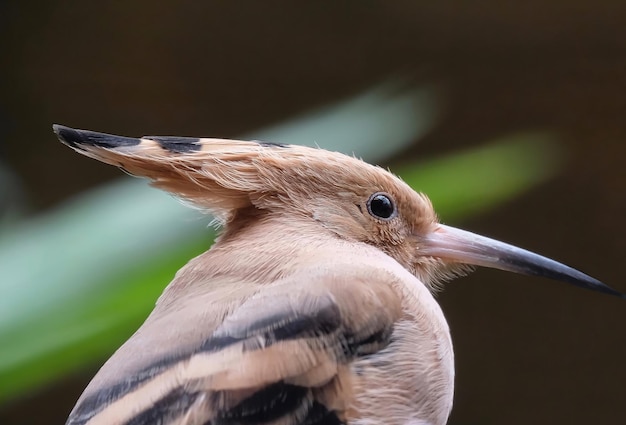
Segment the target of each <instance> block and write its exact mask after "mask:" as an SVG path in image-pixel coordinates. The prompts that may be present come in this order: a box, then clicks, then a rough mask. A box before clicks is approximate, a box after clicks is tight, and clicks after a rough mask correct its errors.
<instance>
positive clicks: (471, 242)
mask: <svg viewBox="0 0 626 425" xmlns="http://www.w3.org/2000/svg"><path fill="white" fill-rule="evenodd" d="M420 254H421V255H427V256H432V257H437V258H441V259H442V260H444V261H450V262H455V263H463V264H472V265H476V266H483V267H491V268H494V269H500V270H506V271H510V272H514V273H521V274H525V275H530V276H543V277H547V278H550V279H555V280H560V281H563V282H569V283H571V284H573V285H576V286H580V287H582V288H587V289H592V290H594V291H599V292H604V293H607V294H611V295H616V296H618V297H621V298H626V296H625V295H624V294H621V293H620V292H618V291H616V290H614V289H613V288H611V287H609V286H607V285H605V284H604V283H602V282H600V281H599V280H597V279H594V278H592V277H590V276H587V275H586V274H584V273H582V272H579V271H578V270H575V269H573V268H571V267H568V266H566V265H564V264H561V263H558V262H556V261H554V260H550V259H549V258H546V257H542V256H541V255H537V254H535V253H532V252H530V251H526V250H525V249H521V248H517V247H515V246H512V245H509V244H506V243H504V242H499V241H496V240H493V239H489V238H486V237H484V236H480V235H476V234H474V233H470V232H466V231H464V230H460V229H456V228H454V227H450V226H445V225H443V224H438V225H437V227H436V229H435V230H434V231H433V232H432V233H430V234H428V235H427V236H426V237H425V238H424V240H423V245H422V246H421V247H420Z"/></svg>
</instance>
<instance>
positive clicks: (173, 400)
mask: <svg viewBox="0 0 626 425" xmlns="http://www.w3.org/2000/svg"><path fill="white" fill-rule="evenodd" d="M201 395H202V393H201V392H195V393H188V392H186V391H185V390H184V389H183V388H180V387H179V388H176V389H174V390H172V391H170V392H169V393H168V394H166V395H165V396H163V397H162V398H161V399H159V400H157V401H156V402H155V403H154V404H153V405H152V406H150V407H149V408H148V409H146V410H144V411H143V412H141V413H139V414H138V415H136V416H134V417H133V418H131V419H130V420H128V421H126V422H125V423H124V425H159V424H163V425H166V424H168V423H169V422H170V421H171V420H174V419H175V418H178V417H179V416H181V415H183V414H185V413H186V412H187V411H188V410H189V408H190V407H191V405H192V404H194V403H195V402H196V400H198V397H200V396H201Z"/></svg>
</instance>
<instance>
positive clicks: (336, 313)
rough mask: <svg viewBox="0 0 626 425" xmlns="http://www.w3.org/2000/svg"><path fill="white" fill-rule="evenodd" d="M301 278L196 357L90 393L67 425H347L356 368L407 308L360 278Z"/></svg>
mask: <svg viewBox="0 0 626 425" xmlns="http://www.w3.org/2000/svg"><path fill="white" fill-rule="evenodd" d="M303 279H304V278H303V277H300V278H297V277H292V278H290V279H287V280H285V281H283V282H277V283H276V284H275V285H271V286H268V287H265V288H264V289H263V290H261V291H260V292H258V293H256V294H255V295H253V296H251V297H250V298H249V299H247V300H246V301H245V302H244V303H243V304H241V305H240V306H239V307H238V308H236V309H235V310H234V311H233V312H232V313H231V314H229V315H227V316H226V317H225V318H224V320H223V321H222V322H221V324H220V325H219V326H218V327H216V328H215V330H214V331H213V332H212V333H211V335H210V336H209V337H208V338H205V339H204V340H200V341H198V344H196V345H195V347H194V348H193V349H192V350H190V351H188V352H183V353H180V352H178V353H177V354H176V355H165V356H163V358H160V359H158V361H156V362H152V363H151V364H147V365H145V366H144V367H142V368H140V369H139V370H135V371H134V372H132V373H130V374H128V375H127V376H119V377H115V379H113V380H111V379H108V380H106V381H105V382H115V383H114V384H112V385H111V384H109V385H107V386H103V387H102V388H96V389H93V388H92V389H90V392H89V394H88V395H87V396H84V397H83V398H81V400H80V401H79V403H78V404H77V406H76V407H75V408H74V410H73V411H72V413H71V415H70V417H69V420H68V422H67V424H68V425H105V424H106V425H147V424H162V425H166V424H167V425H174V424H178V425H192V424H193V425H195V424H202V425H231V424H232V425H234V424H247V425H253V424H281V425H322V424H324V425H338V424H347V423H348V417H349V407H350V403H351V396H352V393H351V389H352V384H351V381H352V379H353V377H352V375H351V369H350V363H351V362H352V361H353V360H354V359H355V358H358V357H360V356H363V355H367V354H371V353H373V352H376V351H378V350H380V349H382V348H383V347H385V346H386V345H387V344H388V342H389V338H390V335H391V332H392V330H393V323H394V322H395V321H396V320H397V318H398V317H399V315H400V313H401V308H400V302H399V300H398V299H397V297H396V295H395V293H394V292H393V291H392V290H391V288H390V286H389V285H388V284H386V283H382V282H372V281H369V280H365V279H364V278H362V277H350V276H345V277H336V276H334V277H329V276H320V277H317V278H314V279H311V278H307V279H308V281H304V280H303ZM178 311H180V312H181V314H183V313H184V311H185V306H179V308H178ZM207 314H210V312H208V313H207ZM172 326H176V324H175V323H173V324H172ZM201 328H202V323H198V335H202V332H201ZM154 331H156V332H158V330H154ZM147 332H148V330H142V332H141V335H142V338H146V334H147ZM175 343H176V342H175V341H172V344H175ZM112 370H115V368H113V369H112Z"/></svg>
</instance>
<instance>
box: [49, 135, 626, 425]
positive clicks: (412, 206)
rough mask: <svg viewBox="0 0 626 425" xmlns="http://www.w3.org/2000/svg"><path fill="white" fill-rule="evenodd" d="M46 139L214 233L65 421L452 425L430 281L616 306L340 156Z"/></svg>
mask: <svg viewBox="0 0 626 425" xmlns="http://www.w3.org/2000/svg"><path fill="white" fill-rule="evenodd" d="M54 131H55V132H56V134H57V136H58V137H59V139H60V140H61V141H62V142H63V143H65V144H66V145H68V146H69V147H71V148H72V149H74V150H75V151H77V152H79V153H81V154H83V155H85V156H88V157H91V158H95V159H97V160H99V161H102V162H105V163H107V164H111V165H114V166H117V167H120V168H122V169H123V170H125V171H126V172H128V173H129V174H132V175H136V176H142V177H147V178H148V179H150V180H151V181H152V184H153V185H154V186H156V187H158V188H161V189H164V190H166V191H168V192H171V193H173V194H175V195H176V196H178V197H180V198H182V199H184V200H186V201H189V202H191V203H192V204H194V205H196V206H197V207H199V208H201V209H203V210H206V211H208V212H211V213H212V214H213V215H214V216H215V217H216V218H217V219H218V220H219V221H220V222H221V224H222V226H223V229H222V232H221V235H220V236H219V238H218V239H217V240H216V242H215V244H214V245H213V246H212V247H211V249H209V250H208V251H207V252H205V253H203V254H201V255H199V256H198V257H196V258H194V259H192V260H191V261H190V262H189V263H188V264H187V265H185V266H184V267H183V268H182V269H181V270H180V271H178V273H177V274H176V276H175V277H174V280H173V281H172V282H171V283H170V284H169V285H168V287H167V288H166V289H165V290H164V292H163V294H162V295H161V297H160V298H159V300H158V302H157V303H156V306H155V308H154V310H153V311H152V313H151V314H150V315H149V317H148V318H147V319H146V321H145V323H144V324H143V325H142V326H141V327H140V328H139V329H138V330H137V332H136V333H135V334H134V335H133V336H132V337H131V338H130V339H129V340H128V341H127V342H126V343H125V344H124V345H122V346H121V347H120V348H119V349H118V350H117V351H116V352H115V354H113V356H112V357H111V358H110V359H109V360H108V361H107V362H106V363H105V364H104V366H102V368H101V369H100V371H99V372H98V373H97V375H96V376H95V377H94V378H93V380H92V381H91V383H90V384H89V386H88V387H87V388H86V389H85V391H84V393H83V394H82V396H81V397H80V399H79V400H78V402H77V404H76V406H75V407H74V409H73V410H72V412H71V414H70V416H69V419H68V422H67V424H71V425H140V424H164V425H165V424H167V425H174V424H178V425H192V424H198V425H200V424H203V425H231V424H233V425H234V424H247V425H254V424H268V425H269V424H275V425H296V424H298V425H339V424H346V425H373V424H388V425H396V424H397V425H409V424H410V425H418V424H419V425H424V424H432V425H439V424H445V423H446V421H447V419H448V416H449V414H450V410H451V408H452V398H453V388H454V364H453V350H452V342H451V338H450V331H449V328H448V325H447V323H446V320H445V318H444V315H443V313H442V311H441V308H440V307H439V305H438V304H437V302H436V301H435V299H434V297H433V290H434V289H435V288H436V287H437V285H438V284H440V283H441V282H444V281H446V280H448V279H451V278H453V277H457V276H460V275H463V274H465V273H466V272H468V271H469V269H470V267H471V266H472V265H478V266H485V267H492V268H496V269H501V270H507V271H511V272H516V273H522V274H527V275H536V276H545V277H548V278H552V279H557V280H562V281H566V282H569V283H571V284H574V285H577V286H581V287H584V288H589V289H593V290H596V291H600V292H605V293H608V294H612V295H617V296H620V297H622V298H624V296H623V295H622V294H620V293H619V292H617V291H615V290H613V289H611V288H610V287H608V286H606V285H604V284H603V283H601V282H600V281H598V280H596V279H594V278H591V277H589V276H587V275H585V274H583V273H581V272H579V271H577V270H574V269H572V268H570V267H567V266H565V265H562V264H560V263H557V262H555V261H552V260H550V259H547V258H545V257H542V256H539V255H537V254H534V253H531V252H529V251H525V250H523V249H520V248H516V247H514V246H511V245H507V244H505V243H502V242H498V241H495V240H492V239H488V238H485V237H482V236H478V235H475V234H473V233H469V232H466V231H463V230H459V229H456V228H453V227H449V226H446V225H443V224H441V223H439V221H438V219H437V216H436V214H435V211H434V209H433V206H432V205H431V203H430V201H429V200H428V198H427V197H426V196H425V195H423V194H420V193H416V192H415V191H413V190H412V189H411V188H410V187H409V186H408V185H406V184H405V183H404V182H402V181H401V180H400V179H399V178H397V177H395V176H394V175H392V174H391V173H389V172H387V171H385V170H383V169H382V168H379V167H376V166H372V165H369V164H367V163H365V162H363V161H361V160H358V159H356V158H353V157H349V156H346V155H343V154H340V153H336V152H329V151H326V150H322V149H314V148H308V147H303V146H293V145H283V144H272V143H265V142H246V141H238V140H224V139H210V138H183V137H142V138H131V137H122V136H114V135H110V134H104V133H96V132H92V131H86V130H74V129H71V128H68V127H63V126H60V125H55V126H54Z"/></svg>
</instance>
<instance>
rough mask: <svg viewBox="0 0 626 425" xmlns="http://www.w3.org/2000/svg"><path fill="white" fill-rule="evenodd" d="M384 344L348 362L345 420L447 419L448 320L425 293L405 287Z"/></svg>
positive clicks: (450, 381)
mask: <svg viewBox="0 0 626 425" xmlns="http://www.w3.org/2000/svg"><path fill="white" fill-rule="evenodd" d="M406 292H408V293H407V294H405V306H404V315H403V317H402V319H401V320H399V321H398V322H396V323H395V325H394V330H393V333H392V337H391V342H390V344H389V345H388V346H387V347H386V348H385V349H383V350H381V351H379V352H377V353H374V354H371V355H369V356H366V357H363V358H360V359H358V360H356V361H355V362H354V363H353V371H354V375H353V376H354V398H355V403H354V410H353V413H354V418H353V419H352V420H350V421H349V423H350V424H351V425H366V424H367V425H369V424H375V423H385V424H389V425H395V424H397V425H407V424H432V425H440V424H441V425H443V424H445V423H446V422H447V419H448V416H449V414H450V410H451V409H452V398H453V392H454V354H453V350H452V342H451V338H450V332H449V329H448V325H447V323H446V321H445V319H444V317H443V313H442V312H441V309H440V307H439V305H438V304H437V303H436V301H435V300H434V298H433V297H432V295H431V294H430V293H424V291H421V290H417V291H411V290H410V288H409V289H408V290H407V291H406Z"/></svg>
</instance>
